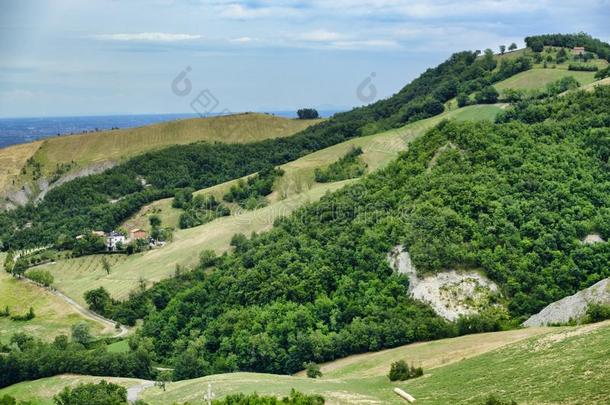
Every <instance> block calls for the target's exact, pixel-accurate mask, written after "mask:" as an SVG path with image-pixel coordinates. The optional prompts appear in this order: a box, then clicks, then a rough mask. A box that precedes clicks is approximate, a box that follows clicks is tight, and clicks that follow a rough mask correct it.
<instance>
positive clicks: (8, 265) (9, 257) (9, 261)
mask: <svg viewBox="0 0 610 405" xmlns="http://www.w3.org/2000/svg"><path fill="white" fill-rule="evenodd" d="M13 266H15V255H14V253H13V251H9V252H8V253H7V254H6V258H5V259H4V270H5V271H6V272H7V273H12V272H13Z"/></svg>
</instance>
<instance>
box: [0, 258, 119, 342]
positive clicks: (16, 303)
mask: <svg viewBox="0 0 610 405" xmlns="http://www.w3.org/2000/svg"><path fill="white" fill-rule="evenodd" d="M2 263H4V257H2V256H1V255H0V308H1V309H4V308H5V307H6V306H8V307H9V309H10V311H11V313H16V314H25V313H26V312H27V311H28V310H29V308H30V307H32V308H33V309H34V313H35V314H36V317H35V318H34V319H32V320H30V321H19V322H17V321H12V320H11V319H9V318H0V342H7V341H8V340H9V339H10V337H11V336H12V335H13V334H14V333H17V332H26V333H28V334H30V335H33V336H36V337H38V338H41V339H43V340H47V341H51V340H53V339H54V338H55V336H57V335H61V334H66V335H69V334H70V328H71V326H72V325H74V324H75V323H77V322H81V321H86V322H88V323H89V324H90V326H91V331H92V333H94V334H96V335H99V334H109V333H113V332H114V329H113V328H111V327H105V326H104V325H102V324H100V323H98V322H94V321H92V320H89V319H86V318H84V317H83V316H82V315H81V314H80V313H79V312H78V311H77V310H75V309H74V308H72V307H71V306H70V305H68V304H67V303H66V302H64V301H63V300H61V299H60V298H59V297H57V296H55V295H53V294H52V293H50V292H49V291H47V290H45V289H44V288H41V287H38V286H36V285H34V284H31V283H28V282H25V281H20V280H16V279H14V278H13V277H11V276H10V275H9V274H7V273H6V272H5V271H4V269H3V268H2Z"/></svg>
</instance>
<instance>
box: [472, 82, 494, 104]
mask: <svg viewBox="0 0 610 405" xmlns="http://www.w3.org/2000/svg"><path fill="white" fill-rule="evenodd" d="M498 97H499V93H498V91H497V90H496V89H495V87H493V86H487V87H483V89H481V91H479V92H477V93H476V94H475V96H474V98H475V100H476V102H477V104H493V103H495V102H497V101H498Z"/></svg>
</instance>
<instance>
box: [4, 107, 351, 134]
mask: <svg viewBox="0 0 610 405" xmlns="http://www.w3.org/2000/svg"><path fill="white" fill-rule="evenodd" d="M300 108H314V109H315V110H316V111H318V112H319V113H323V112H325V113H329V112H332V113H338V112H344V111H349V110H352V109H354V108H357V106H353V107H345V108H340V107H337V108H317V107H308V106H304V107H299V108H296V109H290V108H286V109H277V110H244V111H235V112H233V111H231V112H228V113H220V112H218V113H209V114H208V116H202V115H200V114H198V113H196V112H150V113H107V114H74V115H72V114H66V115H23V116H1V115H0V120H19V119H36V118H43V119H52V118H95V117H128V116H163V115H174V116H175V115H183V116H192V117H193V118H196V117H200V118H208V117H217V116H221V115H236V114H248V113H253V114H279V113H294V115H295V116H296V115H297V111H298V110H299V109H300ZM0 131H1V128H0ZM0 133H1V132H0Z"/></svg>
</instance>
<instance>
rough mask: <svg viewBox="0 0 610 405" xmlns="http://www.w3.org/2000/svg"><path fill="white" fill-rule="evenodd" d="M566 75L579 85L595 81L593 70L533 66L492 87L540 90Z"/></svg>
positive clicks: (501, 89)
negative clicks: (580, 70)
mask: <svg viewBox="0 0 610 405" xmlns="http://www.w3.org/2000/svg"><path fill="white" fill-rule="evenodd" d="M568 76H572V77H573V78H575V79H576V80H578V82H579V83H580V84H581V86H583V85H587V84H590V83H593V82H594V81H595V72H575V71H571V70H567V69H561V68H557V69H550V68H548V69H544V68H534V69H531V70H528V71H525V72H521V73H518V74H516V75H514V76H512V77H510V78H508V79H506V80H503V81H501V82H499V83H496V84H495V85H494V87H495V88H496V89H497V90H498V91H500V92H502V91H503V90H506V89H515V90H540V89H544V88H545V87H546V86H547V85H548V84H550V83H553V82H555V81H557V80H559V79H562V78H564V77H568Z"/></svg>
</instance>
